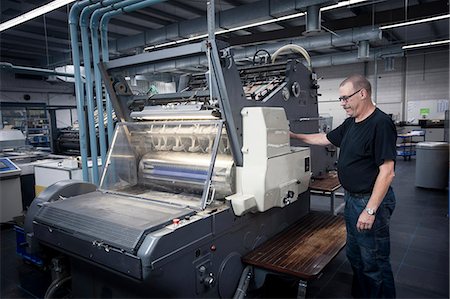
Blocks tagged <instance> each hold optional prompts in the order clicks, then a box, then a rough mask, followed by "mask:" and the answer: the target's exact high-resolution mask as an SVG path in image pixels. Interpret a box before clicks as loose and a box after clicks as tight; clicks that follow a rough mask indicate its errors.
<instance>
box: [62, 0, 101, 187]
mask: <svg viewBox="0 0 450 299" xmlns="http://www.w3.org/2000/svg"><path fill="white" fill-rule="evenodd" d="M95 2H97V1H93V0H83V1H78V2H76V3H75V4H74V5H72V8H71V9H70V13H69V30H70V43H71V47H72V62H73V66H74V75H75V97H76V101H77V115H78V124H79V137H80V154H81V165H82V167H81V168H82V174H83V180H84V181H86V182H88V181H89V172H88V165H87V160H88V159H87V158H88V157H87V137H86V126H85V124H86V119H85V115H84V98H83V94H84V91H83V81H82V79H81V65H80V49H79V46H78V18H79V16H80V13H81V10H82V9H83V8H84V7H86V6H88V5H90V4H92V3H95ZM86 73H87V72H86Z"/></svg>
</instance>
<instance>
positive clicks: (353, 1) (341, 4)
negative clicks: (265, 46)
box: [144, 0, 369, 51]
mask: <svg viewBox="0 0 450 299" xmlns="http://www.w3.org/2000/svg"><path fill="white" fill-rule="evenodd" d="M367 1H369V0H348V1H342V2H339V3H338V4H335V5H329V6H325V7H322V8H321V9H320V10H321V11H326V10H330V9H335V8H340V7H345V6H349V5H354V4H358V3H362V2H367ZM305 15H306V13H304V12H299V13H295V14H291V15H287V16H282V17H278V18H273V19H270V20H266V21H261V22H255V23H251V24H248V25H242V26H238V27H233V28H230V29H223V30H219V31H216V35H219V34H224V33H229V32H233V31H238V30H245V29H248V28H252V27H256V26H261V25H266V24H272V23H276V22H280V21H286V20H289V19H295V18H299V17H303V16H305ZM207 36H208V35H207V34H201V35H197V36H193V37H189V38H185V39H180V40H177V41H174V42H167V43H163V44H159V45H155V46H149V47H146V48H145V49H144V51H148V50H153V49H157V48H162V47H165V46H170V45H175V44H181V43H184V42H189V41H193V40H198V39H202V38H205V37H207Z"/></svg>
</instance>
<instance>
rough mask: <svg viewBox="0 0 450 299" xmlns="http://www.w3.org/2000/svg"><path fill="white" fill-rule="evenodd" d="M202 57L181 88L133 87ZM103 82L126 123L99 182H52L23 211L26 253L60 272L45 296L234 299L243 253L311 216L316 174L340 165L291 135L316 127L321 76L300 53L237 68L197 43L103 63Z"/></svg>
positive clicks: (225, 54)
mask: <svg viewBox="0 0 450 299" xmlns="http://www.w3.org/2000/svg"><path fill="white" fill-rule="evenodd" d="M199 57H203V58H199ZM204 57H206V58H208V59H207V60H208V61H209V64H208V65H209V67H208V68H206V69H204V68H201V67H200V68H192V69H193V70H195V71H193V72H191V73H187V72H186V70H184V71H183V72H180V71H178V72H174V73H173V76H172V77H171V78H172V80H174V79H177V80H178V81H177V82H176V85H177V91H176V92H173V93H165V94H155V95H152V96H148V95H145V94H134V93H133V92H132V90H131V88H130V86H129V85H128V82H127V81H126V80H125V77H126V76H129V75H133V74H137V73H142V72H143V71H149V70H150V69H153V70H154V71H156V70H157V69H158V67H161V68H162V65H164V64H166V65H167V64H170V63H172V62H174V65H176V64H177V63H179V62H180V61H187V60H190V61H199V62H202V61H204V60H202V59H204ZM199 64H200V65H201V63H199ZM102 77H103V80H104V82H106V89H107V91H108V93H109V96H110V97H111V100H112V102H113V104H114V109H115V112H116V115H117V116H118V118H119V119H121V121H120V122H119V123H118V124H117V126H116V129H115V133H114V138H113V141H112V144H111V147H110V150H109V153H108V158H107V163H106V166H105V169H104V171H103V175H102V178H101V182H100V185H99V187H97V186H95V185H93V184H90V183H86V182H79V181H63V182H59V183H56V184H55V185H52V186H50V187H48V188H47V189H46V190H44V191H43V192H42V193H41V194H40V195H39V196H38V197H37V198H36V199H35V200H34V201H33V204H32V206H31V207H30V209H29V212H28V214H27V217H26V223H25V233H26V237H27V241H28V244H29V248H28V250H29V251H30V252H31V253H34V254H39V255H41V256H42V257H43V258H44V260H46V261H47V263H50V262H52V263H53V268H54V269H56V270H55V271H54V272H55V273H56V274H55V276H56V279H55V281H54V282H53V283H52V285H51V286H50V287H49V290H48V291H47V293H48V294H47V295H48V296H49V297H51V296H57V294H58V293H59V292H63V289H65V290H66V291H67V292H68V293H70V296H72V297H74V298H84V297H90V298H92V297H110V298H111V297H127V298H132V297H147V298H148V297H232V296H233V294H234V293H235V290H236V288H237V287H238V284H239V280H240V277H241V273H242V271H243V269H244V267H245V265H244V264H243V263H242V261H241V258H242V256H243V255H245V254H246V253H248V252H250V251H251V250H253V249H254V248H256V247H257V246H258V245H260V244H262V243H263V242H264V241H266V240H268V239H269V238H271V237H273V236H274V235H276V234H277V233H280V232H281V231H283V230H284V229H286V228H287V227H289V226H290V225H291V224H293V223H294V222H296V221H298V220H299V219H300V218H302V217H303V216H305V215H306V214H307V213H309V210H310V194H309V191H308V185H309V180H310V177H311V174H316V175H319V174H320V173H322V172H325V171H327V170H329V169H332V168H333V167H334V164H333V163H334V158H335V157H333V155H330V153H329V152H328V151H326V150H325V149H317V150H314V149H313V148H312V152H310V148H308V147H301V146H291V144H290V139H289V130H292V131H297V132H299V131H301V132H318V128H319V125H318V120H319V116H318V106H317V89H318V85H317V79H316V75H315V74H314V73H313V72H312V71H311V70H310V69H308V67H306V66H305V65H303V63H302V62H300V61H299V60H297V59H292V60H288V61H287V62H286V61H284V62H279V63H273V64H272V63H264V64H257V65H252V66H247V67H244V68H240V69H238V68H237V66H236V64H235V63H234V60H233V56H232V52H231V51H230V50H229V48H228V47H227V46H226V45H222V44H220V45H219V46H217V47H216V46H215V45H214V44H213V45H211V44H209V43H207V42H200V43H197V44H191V45H187V46H180V47H178V48H172V49H168V50H160V51H155V52H152V53H144V54H139V55H136V56H133V57H125V58H120V59H116V60H113V61H111V62H106V63H103V64H102ZM296 145H298V144H296Z"/></svg>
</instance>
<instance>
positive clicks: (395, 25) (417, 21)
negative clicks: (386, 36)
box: [380, 14, 450, 30]
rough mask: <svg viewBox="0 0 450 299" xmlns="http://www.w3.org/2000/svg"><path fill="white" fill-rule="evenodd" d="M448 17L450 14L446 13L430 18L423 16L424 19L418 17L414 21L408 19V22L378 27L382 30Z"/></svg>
mask: <svg viewBox="0 0 450 299" xmlns="http://www.w3.org/2000/svg"><path fill="white" fill-rule="evenodd" d="M448 18H450V14H448V15H442V16H436V17H431V18H425V19H420V20H415V21H408V22H402V23H397V24H391V25H386V26H381V27H380V29H381V30H384V29H391V28H397V27H403V26H409V25H415V24H420V23H426V22H432V21H437V20H442V19H448Z"/></svg>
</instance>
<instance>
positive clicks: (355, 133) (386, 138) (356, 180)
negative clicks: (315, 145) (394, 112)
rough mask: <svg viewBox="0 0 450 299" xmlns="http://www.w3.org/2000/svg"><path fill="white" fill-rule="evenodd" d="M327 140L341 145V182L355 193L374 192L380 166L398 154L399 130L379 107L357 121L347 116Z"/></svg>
mask: <svg viewBox="0 0 450 299" xmlns="http://www.w3.org/2000/svg"><path fill="white" fill-rule="evenodd" d="M327 138H328V140H329V141H330V142H331V143H332V144H334V145H335V146H337V147H340V154H339V160H338V174H339V181H340V182H341V184H342V186H343V187H344V189H345V190H347V191H349V192H352V193H370V192H372V189H373V186H374V184H375V180H376V178H377V176H378V172H379V168H378V167H379V166H380V165H382V164H383V163H384V161H387V160H394V161H395V158H396V156H397V151H396V142H397V131H396V129H395V125H394V122H393V121H392V120H391V118H390V117H389V116H388V115H387V114H386V113H384V112H383V111H381V110H380V109H378V108H376V109H375V111H374V112H373V113H372V114H371V115H370V116H369V117H368V118H366V119H365V120H363V121H361V122H358V123H356V122H355V118H354V117H349V118H347V119H346V120H345V121H344V122H343V123H342V124H341V125H340V126H339V127H337V128H336V129H334V130H332V131H331V132H329V133H328V134H327Z"/></svg>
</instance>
